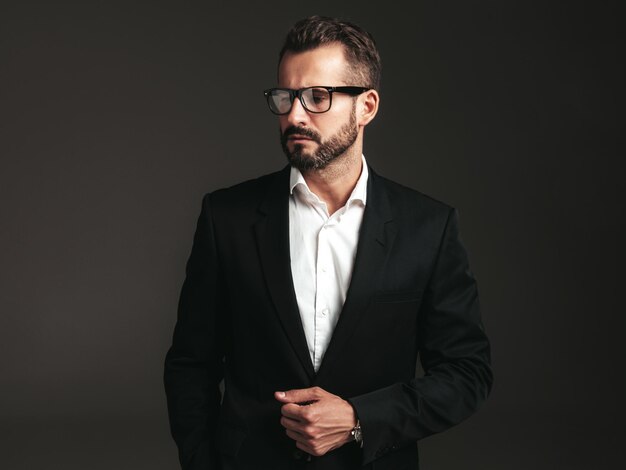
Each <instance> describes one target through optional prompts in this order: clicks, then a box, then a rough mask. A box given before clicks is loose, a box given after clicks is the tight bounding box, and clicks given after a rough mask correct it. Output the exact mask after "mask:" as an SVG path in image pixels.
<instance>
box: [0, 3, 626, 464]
mask: <svg viewBox="0 0 626 470" xmlns="http://www.w3.org/2000/svg"><path fill="white" fill-rule="evenodd" d="M407 5H408V4H407ZM413 5H414V9H415V10H414V11H413V12H409V11H407V10H406V9H405V8H404V7H400V6H398V5H397V4H396V3H395V2H372V3H369V4H365V3H364V2H341V3H340V2H329V1H317V2H286V1H273V2H259V3H257V4H252V3H251V4H243V3H227V2H144V3H139V2H75V3H66V2H40V3H39V4H36V3H34V2H31V1H21V2H6V1H4V2H2V3H1V4H0V85H1V86H0V158H1V160H0V162H1V163H0V174H1V182H0V184H1V186H0V210H1V212H0V215H1V220H2V222H1V225H0V256H1V258H0V265H1V267H2V269H1V278H0V333H1V342H0V396H1V399H0V433H1V435H0V467H1V468H3V469H10V470H18V469H19V470H22V469H64V470H67V469H94V470H99V469H107V470H108V469H134V470H137V469H152V470H156V469H175V468H177V467H176V466H177V457H176V450H175V446H174V444H173V442H172V441H171V439H170V437H169V430H168V424H167V418H166V410H165V399H164V392H163V388H162V382H161V376H162V363H163V358H164V355H165V352H166V350H167V348H168V346H169V342H170V339H171V333H172V328H173V325H174V322H175V310H176V303H177V297H178V293H179V289H180V286H181V283H182V281H183V275H184V264H185V261H186V258H187V255H188V253H189V249H190V247H191V238H192V235H193V230H194V227H195V220H196V217H197V214H198V212H199V209H200V200H201V197H202V195H203V194H204V193H205V192H207V191H210V190H213V189H217V188H219V187H223V186H226V185H230V184H233V183H235V182H238V181H240V180H243V179H247V178H250V177H254V176H257V175H260V174H263V173H267V172H270V171H273V170H275V169H278V168H280V167H282V166H283V165H284V163H285V160H284V156H283V155H282V153H281V150H280V147H279V143H278V129H277V122H276V119H275V118H274V117H273V116H272V115H271V114H270V113H269V111H268V110H267V109H266V105H265V103H264V100H263V97H262V93H261V91H262V90H263V89H264V88H266V87H270V86H273V85H274V84H275V67H276V58H277V52H278V49H279V48H280V45H281V41H282V39H283V36H284V34H285V32H286V30H287V28H288V27H289V26H290V25H291V24H292V23H293V22H294V21H296V20H297V19H300V18H301V17H303V16H307V15H309V14H314V13H318V14H327V15H333V16H340V17H344V18H347V19H350V20H353V21H355V22H357V23H359V24H361V25H362V26H364V27H365V28H366V29H368V30H369V31H371V32H372V33H373V34H374V36H375V38H376V39H377V41H378V44H379V47H380V50H381V54H382V57H383V62H384V72H383V87H382V91H381V96H382V102H381V109H380V114H379V116H378V117H377V119H376V121H375V122H374V123H373V124H372V125H370V126H369V127H368V128H367V131H366V139H365V154H366V156H367V158H368V160H369V162H370V163H371V164H372V165H373V166H374V168H375V169H377V170H378V172H380V173H382V174H384V175H386V176H388V177H390V178H392V179H396V180H398V181H400V182H402V183H404V184H406V185H409V186H412V187H415V188H417V189H420V190H421V191H423V192H425V193H427V194H430V195H431V196H433V197H435V198H438V199H441V200H443V201H445V202H448V203H450V204H452V205H454V206H456V207H457V208H458V209H459V211H460V215H461V227H462V230H463V236H464V240H465V243H466V245H467V248H468V250H469V253H470V259H471V262H472V267H473V270H474V273H475V275H476V277H477V279H478V282H479V289H480V294H481V301H482V305H483V312H484V322H485V325H486V327H487V330H488V332H489V334H490V336H491V339H492V343H493V364H494V370H495V376H496V382H495V387H494V390H493V393H492V396H491V397H490V399H489V401H488V402H487V403H486V405H485V406H484V407H483V408H482V409H481V410H480V411H479V412H478V413H477V414H476V415H475V416H473V417H472V418H470V419H469V420H467V421H466V422H464V423H462V424H460V425H459V426H457V427H455V428H453V429H452V430H450V431H448V432H446V433H444V434H441V435H438V436H433V437H431V438H428V439H426V440H424V441H423V442H422V444H421V450H422V463H423V468H424V469H426V470H451V469H477V470H478V469H480V470H485V469H489V470H491V469H494V470H495V469H498V470H500V469H506V470H509V469H520V470H521V469H524V470H527V469H613V468H618V467H621V465H623V460H624V459H623V458H624V441H625V437H626V432H625V426H624V421H625V418H626V413H625V406H624V396H626V387H625V384H624V382H625V381H624V365H623V362H624V361H623V359H624V357H625V356H624V347H623V341H624V334H625V332H626V329H625V322H624V307H623V304H622V302H618V298H620V300H621V295H620V294H621V292H622V290H623V289H624V281H625V277H624V275H623V267H624V261H625V253H624V250H623V247H622V246H623V243H622V242H620V240H622V239H623V237H624V221H623V217H624V204H623V202H624V201H623V196H622V191H621V190H620V189H619V186H618V184H619V183H621V180H622V179H623V173H622V172H621V171H619V168H618V161H617V160H618V154H617V130H618V129H617V112H616V111H617V104H616V103H617V94H618V87H619V89H621V88H623V85H624V73H623V66H622V65H621V64H622V63H623V57H622V56H621V55H620V54H618V51H617V47H616V45H615V36H616V32H617V12H616V11H615V8H614V7H613V6H610V5H609V4H607V3H604V2H595V3H592V2H589V3H580V2H579V3H571V2H562V3H556V2H553V3H549V2H536V3H529V2H525V1H456V2H450V1H439V2H421V1H420V2H414V3H413ZM621 156H623V155H620V157H621ZM362 347H367V345H362Z"/></svg>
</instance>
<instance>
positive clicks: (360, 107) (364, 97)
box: [357, 90, 380, 126]
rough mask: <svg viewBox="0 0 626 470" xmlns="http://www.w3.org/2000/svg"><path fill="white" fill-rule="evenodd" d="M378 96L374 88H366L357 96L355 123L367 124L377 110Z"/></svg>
mask: <svg viewBox="0 0 626 470" xmlns="http://www.w3.org/2000/svg"><path fill="white" fill-rule="evenodd" d="M379 101H380V97H379V96H378V92H377V91H376V90H367V91H366V92H364V93H363V94H361V95H360V96H359V99H358V102H357V123H358V125H359V126H367V125H368V124H369V123H370V122H371V121H372V119H374V117H375V116H376V113H377V112H378V103H379Z"/></svg>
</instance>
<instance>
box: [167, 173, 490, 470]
mask: <svg viewBox="0 0 626 470" xmlns="http://www.w3.org/2000/svg"><path fill="white" fill-rule="evenodd" d="M288 199H289V167H286V168H285V169H283V170H282V171H279V172H277V173H273V174H270V175H266V176H263V177H261V178H258V179H255V180H252V181H247V182H245V183H241V184H239V185H236V186H233V187H231V188H227V189H222V190H219V191H216V192H214V193H211V194H207V195H206V196H205V197H204V200H203V205H202V211H201V214H200V217H199V219H198V225H197V229H196V234H195V237H194V243H193V248H192V251H191V255H190V258H189V261H188V263H187V269H186V279H185V282H184V284H183V288H182V291H181V296H180V303H179V311H178V321H177V323H176V327H175V331H174V335H173V342H172V346H171V348H170V350H169V351H168V354H167V357H166V361H165V386H166V393H167V400H168V410H169V417H170V424H171V431H172V435H173V437H174V439H175V441H176V444H177V445H178V449H179V457H180V461H181V465H182V467H183V469H185V470H191V469H193V470H200V469H202V470H208V469H218V468H222V469H255V470H258V469H270V470H273V469H291V468H294V469H295V468H301V467H306V468H315V469H328V470H330V469H337V470H340V469H341V470H347V469H353V468H370V469H377V470H380V469H389V470H398V469H402V468H411V469H415V468H418V464H417V446H416V441H418V440H419V439H421V438H423V437H426V436H428V435H430V434H433V433H436V432H440V431H443V430H445V429H447V428H449V427H451V426H453V425H454V424H456V423H458V422H460V421H461V420H463V419H465V418H467V417H468V416H469V415H471V414H472V413H473V412H474V411H475V410H476V409H477V408H478V407H479V406H480V404H481V403H482V402H483V401H484V400H485V398H486V397H487V395H488V393H489V390H490V387H491V381H492V375H491V369H490V365H489V364H490V357H489V343H488V340H487V337H486V335H485V332H484V330H483V326H482V324H481V319H480V312H479V306H478V295H477V289H476V282H475V280H474V278H473V276H472V274H471V272H470V270H469V266H468V259H467V255H466V251H465V249H464V248H463V245H462V243H461V241H460V239H459V229H458V221H457V213H456V211H455V210H454V209H452V208H451V207H449V206H447V205H445V204H443V203H441V202H438V201H435V200H433V199H431V198H429V197H427V196H425V195H423V194H421V193H419V192H417V191H414V190H412V189H409V188H406V187H403V186H401V185H399V184H396V183H393V182H391V181H389V180H387V179H385V178H382V177H380V176H378V175H377V174H376V173H375V172H374V171H372V170H371V169H370V176H369V181H368V193H367V205H366V209H365V214H364V217H363V223H362V226H361V230H360V233H359V242H358V247H357V255H356V259H355V263H354V269H353V274H352V280H351V284H350V287H349V290H348V294H347V298H346V301H345V304H344V307H343V310H342V312H341V315H340V318H339V322H338V323H337V326H336V328H335V331H334V333H333V336H332V340H331V342H330V344H329V346H328V349H327V351H326V353H325V356H324V359H323V362H322V365H321V367H320V369H319V371H318V372H317V373H315V371H314V369H313V366H312V363H311V360H310V357H309V353H308V348H307V344H306V339H305V336H304V330H303V328H302V324H301V322H300V315H299V312H298V306H297V302H296V297H295V293H294V287H293V282H292V277H291V270H290V253H289V216H288ZM418 356H419V358H420V360H421V364H422V367H423V370H424V371H425V375H424V376H423V377H419V378H416V377H415V369H416V361H417V358H418ZM222 379H223V380H224V390H225V392H224V396H223V398H222V397H221V393H220V389H219V383H220V381H221V380H222ZM316 385H317V386H320V387H322V388H323V389H325V390H327V391H329V392H331V393H334V394H336V395H339V396H341V397H343V398H345V399H347V400H349V401H350V403H351V404H352V405H353V406H354V408H355V410H356V413H357V415H358V417H359V419H360V422H361V427H362V430H363V437H364V445H363V448H362V449H361V448H359V447H358V446H357V445H356V444H355V443H350V444H347V445H345V446H343V447H341V448H339V449H337V450H334V451H332V452H330V453H328V454H327V455H325V456H323V457H319V458H316V457H309V456H308V455H307V454H304V453H302V452H301V451H299V450H297V448H296V447H295V443H294V442H293V441H292V440H291V439H290V438H288V437H287V436H286V434H285V431H284V429H283V428H282V427H281V425H280V422H279V419H280V404H279V403H278V402H277V401H276V400H275V399H274V396H273V393H274V392H275V391H277V390H290V389H295V388H306V387H311V386H316Z"/></svg>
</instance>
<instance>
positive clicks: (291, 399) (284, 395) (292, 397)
mask: <svg viewBox="0 0 626 470" xmlns="http://www.w3.org/2000/svg"><path fill="white" fill-rule="evenodd" d="M324 393H325V392H324V390H322V389H321V388H319V387H311V388H301V389H294V390H288V391H286V392H274V398H276V400H278V401H279V402H281V403H298V404H300V405H306V404H309V403H311V402H313V401H316V400H319V399H320V398H321V397H322V396H324Z"/></svg>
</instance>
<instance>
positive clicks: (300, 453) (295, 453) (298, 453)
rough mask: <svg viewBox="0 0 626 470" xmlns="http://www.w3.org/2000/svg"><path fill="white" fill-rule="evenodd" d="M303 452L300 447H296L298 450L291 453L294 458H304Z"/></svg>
mask: <svg viewBox="0 0 626 470" xmlns="http://www.w3.org/2000/svg"><path fill="white" fill-rule="evenodd" d="M302 454H303V452H302V451H301V450H300V449H296V450H294V451H293V453H292V454H291V455H292V457H293V458H294V459H296V460H300V459H302Z"/></svg>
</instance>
